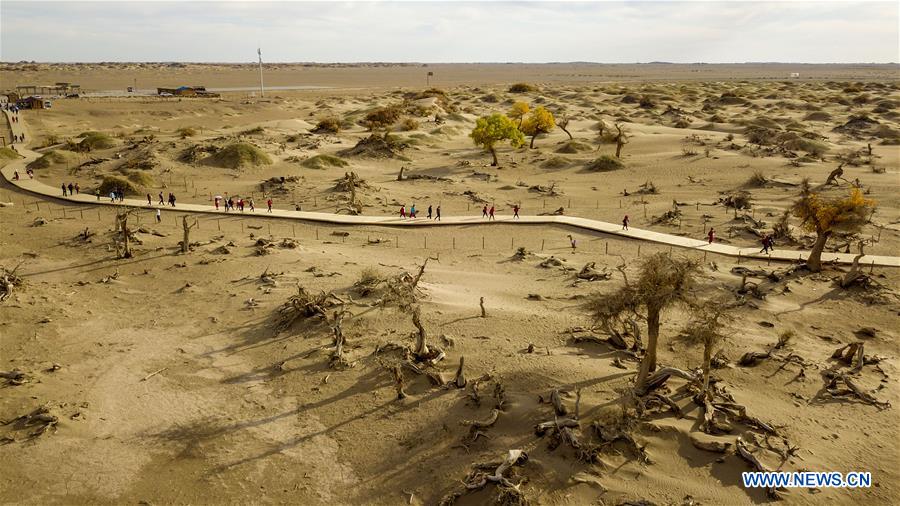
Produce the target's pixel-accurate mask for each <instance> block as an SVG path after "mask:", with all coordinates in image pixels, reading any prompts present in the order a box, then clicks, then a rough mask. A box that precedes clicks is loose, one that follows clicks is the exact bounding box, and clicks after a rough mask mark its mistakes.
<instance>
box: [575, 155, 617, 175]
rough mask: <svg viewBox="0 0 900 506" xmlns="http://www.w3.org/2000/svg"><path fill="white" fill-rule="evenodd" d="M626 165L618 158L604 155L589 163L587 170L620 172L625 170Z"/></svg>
mask: <svg viewBox="0 0 900 506" xmlns="http://www.w3.org/2000/svg"><path fill="white" fill-rule="evenodd" d="M624 168H625V164H624V163H622V161H621V160H619V159H618V158H613V157H611V156H609V155H603V156H601V157H599V158H596V159H594V160H593V161H592V162H590V163H588V164H587V166H586V167H585V169H587V170H589V171H591V172H608V171H611V170H619V169H624Z"/></svg>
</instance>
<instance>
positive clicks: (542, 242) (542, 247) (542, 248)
mask: <svg viewBox="0 0 900 506" xmlns="http://www.w3.org/2000/svg"><path fill="white" fill-rule="evenodd" d="M541 251H544V239H541Z"/></svg>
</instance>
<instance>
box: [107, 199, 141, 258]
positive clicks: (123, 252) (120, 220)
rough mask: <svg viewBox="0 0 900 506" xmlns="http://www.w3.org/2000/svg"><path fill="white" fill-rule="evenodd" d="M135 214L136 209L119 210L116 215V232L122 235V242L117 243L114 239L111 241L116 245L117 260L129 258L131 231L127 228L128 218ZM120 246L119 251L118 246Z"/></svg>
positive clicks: (130, 255) (130, 254)
mask: <svg viewBox="0 0 900 506" xmlns="http://www.w3.org/2000/svg"><path fill="white" fill-rule="evenodd" d="M136 212H137V209H125V210H120V211H119V212H117V213H116V230H115V231H116V232H121V234H122V242H121V243H120V242H118V241H116V240H115V239H113V241H114V242H115V244H116V253H117V254H118V257H119V258H131V257H132V253H131V230H130V229H129V228H128V218H129V217H130V216H131V215H132V214H134V213H136ZM120 244H121V249H119V246H120Z"/></svg>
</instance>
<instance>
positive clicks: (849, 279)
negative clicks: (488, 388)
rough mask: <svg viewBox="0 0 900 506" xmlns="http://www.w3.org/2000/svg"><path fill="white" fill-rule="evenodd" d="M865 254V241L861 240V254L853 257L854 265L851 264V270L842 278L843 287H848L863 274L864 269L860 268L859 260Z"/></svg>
mask: <svg viewBox="0 0 900 506" xmlns="http://www.w3.org/2000/svg"><path fill="white" fill-rule="evenodd" d="M865 255H866V252H865V242H863V241H859V254H858V255H856V256H855V257H853V265H851V266H850V270H849V271H847V274H844V277H843V279H841V288H847V287H848V286H850V285H851V284H852V283H853V282H854V281H856V280H857V279H858V278H860V277H861V276H862V275H863V274H862V270H861V269H860V268H859V260H860V259H861V258H862V257H864V256H865Z"/></svg>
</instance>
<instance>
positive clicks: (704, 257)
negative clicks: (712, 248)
mask: <svg viewBox="0 0 900 506" xmlns="http://www.w3.org/2000/svg"><path fill="white" fill-rule="evenodd" d="M703 263H706V252H705V251H704V252H703Z"/></svg>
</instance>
